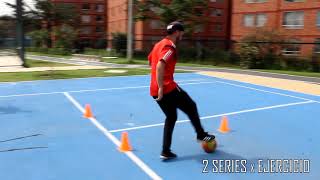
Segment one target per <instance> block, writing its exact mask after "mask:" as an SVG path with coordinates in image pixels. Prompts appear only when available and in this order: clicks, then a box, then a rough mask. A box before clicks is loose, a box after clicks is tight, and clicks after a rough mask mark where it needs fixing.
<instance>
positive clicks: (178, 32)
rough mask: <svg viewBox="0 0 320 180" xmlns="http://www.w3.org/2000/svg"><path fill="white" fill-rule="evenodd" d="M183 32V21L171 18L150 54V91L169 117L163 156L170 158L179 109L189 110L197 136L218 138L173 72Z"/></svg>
mask: <svg viewBox="0 0 320 180" xmlns="http://www.w3.org/2000/svg"><path fill="white" fill-rule="evenodd" d="M183 33H184V28H183V25H182V24H181V23H180V22H177V21H175V22H172V23H170V24H169V25H168V26H167V34H168V35H167V36H166V37H165V38H164V39H162V40H161V41H159V42H158V43H157V44H156V45H155V46H154V47H153V49H152V51H151V53H150V54H149V56H148V60H149V64H150V66H151V82H150V95H151V96H152V97H153V98H154V99H155V100H156V102H157V103H158V105H159V106H160V108H161V109H162V111H163V112H164V114H165V115H166V120H165V124H164V131H163V146H162V152H161V155H160V158H162V159H171V158H175V157H177V155H176V154H174V153H173V152H171V149H170V147H171V140H172V133H173V129H174V126H175V123H176V121H177V109H180V110H182V111H183V112H184V113H186V114H187V115H188V117H189V119H190V120H191V123H192V125H193V127H194V129H195V131H196V133H197V140H199V141H211V140H213V139H215V136H214V135H210V134H208V133H207V132H205V131H204V129H203V128H202V126H201V123H200V118H199V114H198V110H197V105H196V103H195V102H194V101H193V100H192V99H191V98H190V96H189V95H188V94H187V93H186V92H185V91H184V90H183V89H182V88H181V87H179V86H178V85H177V83H176V82H175V81H174V78H173V74H174V70H175V65H176V63H177V50H176V45H175V43H177V42H178V41H180V40H182V36H183Z"/></svg>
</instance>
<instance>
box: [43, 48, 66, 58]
mask: <svg viewBox="0 0 320 180" xmlns="http://www.w3.org/2000/svg"><path fill="white" fill-rule="evenodd" d="M48 54H53V55H64V56H66V55H71V52H70V51H69V50H68V49H65V48H49V49H48Z"/></svg>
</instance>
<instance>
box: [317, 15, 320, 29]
mask: <svg viewBox="0 0 320 180" xmlns="http://www.w3.org/2000/svg"><path fill="white" fill-rule="evenodd" d="M317 26H318V27H320V11H318V13H317Z"/></svg>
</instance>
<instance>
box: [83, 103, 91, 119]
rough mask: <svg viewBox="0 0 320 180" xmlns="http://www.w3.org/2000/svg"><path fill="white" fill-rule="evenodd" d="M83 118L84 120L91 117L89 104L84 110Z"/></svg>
mask: <svg viewBox="0 0 320 180" xmlns="http://www.w3.org/2000/svg"><path fill="white" fill-rule="evenodd" d="M83 117H85V118H92V117H93V115H92V112H91V107H90V105H89V104H86V109H85V112H84V114H83Z"/></svg>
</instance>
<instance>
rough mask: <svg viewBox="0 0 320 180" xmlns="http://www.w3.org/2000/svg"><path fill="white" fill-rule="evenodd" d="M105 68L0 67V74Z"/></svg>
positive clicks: (99, 67) (101, 67) (98, 67)
mask: <svg viewBox="0 0 320 180" xmlns="http://www.w3.org/2000/svg"><path fill="white" fill-rule="evenodd" d="M107 68H108V67H106V66H61V67H34V68H16V67H0V72H37V71H53V70H80V69H82V70H83V69H107Z"/></svg>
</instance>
